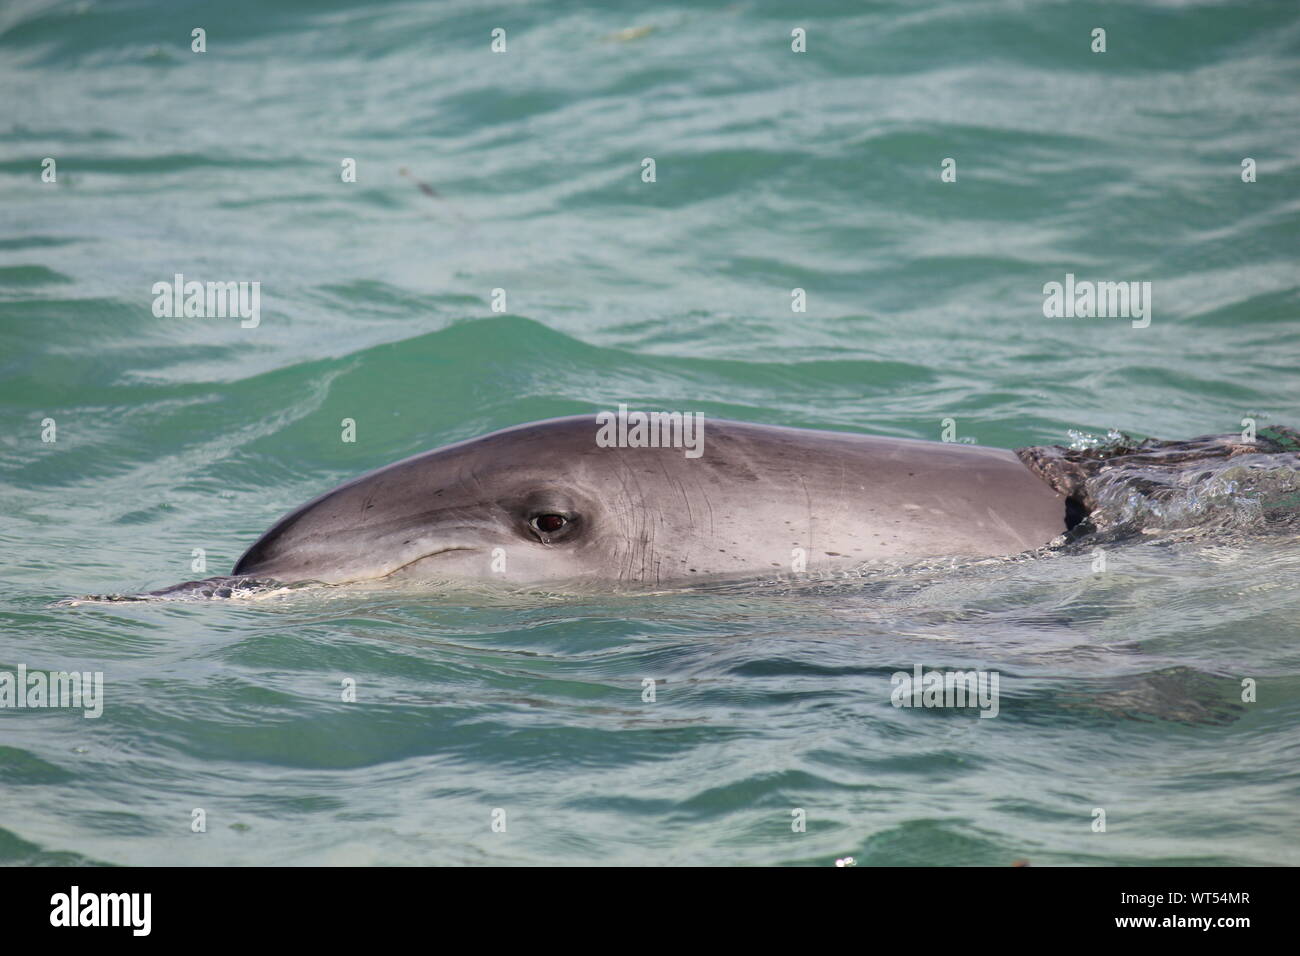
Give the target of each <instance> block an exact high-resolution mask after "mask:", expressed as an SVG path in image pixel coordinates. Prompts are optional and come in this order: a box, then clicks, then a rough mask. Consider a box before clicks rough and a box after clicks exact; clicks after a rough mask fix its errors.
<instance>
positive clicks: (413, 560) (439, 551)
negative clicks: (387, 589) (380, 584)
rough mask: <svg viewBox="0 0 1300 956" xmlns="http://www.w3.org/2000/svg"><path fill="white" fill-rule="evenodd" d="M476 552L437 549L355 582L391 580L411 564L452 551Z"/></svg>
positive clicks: (457, 548)
mask: <svg viewBox="0 0 1300 956" xmlns="http://www.w3.org/2000/svg"><path fill="white" fill-rule="evenodd" d="M477 550H479V549H478V548H466V547H461V546H459V545H457V546H456V547H452V548H439V549H438V550H437V551H430V552H429V553H428V554H422V555H420V556H419V557H418V558H412V559H411V560H410V561H407V562H406V563H405V564H403V565H401V566H400V567H396V568H393V570H391V571H389V572H388V573H387V574H381V575H380V576H379V577H377V578H358V579H357V580H359V581H384V580H386V579H388V578H391V577H392V576H393V575H394V574H396V573H397V572H398V571H404V570H405V569H407V568H409V567H410V566H411V565H413V564H418V563H419V562H421V561H423V560H424V559H425V558H433V557H437V556H438V555H440V554H448V553H449V552H452V551H477ZM347 583H352V582H347Z"/></svg>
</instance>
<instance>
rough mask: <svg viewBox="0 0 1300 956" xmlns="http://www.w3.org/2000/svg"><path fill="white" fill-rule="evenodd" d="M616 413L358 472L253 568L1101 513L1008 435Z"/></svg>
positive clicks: (580, 573)
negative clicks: (987, 439) (986, 438)
mask: <svg viewBox="0 0 1300 956" xmlns="http://www.w3.org/2000/svg"><path fill="white" fill-rule="evenodd" d="M611 414H612V413H602V415H603V416H608V415H611ZM637 414H644V413H636V412H634V413H632V415H637ZM655 414H662V413H655ZM602 415H597V416H592V415H581V416H575V417H568V418H557V419H552V420H549V421H541V422H534V423H531V424H526V425H519V426H516V427H513V428H506V429H503V430H501V431H497V432H493V433H491V434H488V435H484V436H482V437H480V438H475V439H471V440H469V441H462V442H458V443H456V444H453V445H448V446H446V447H443V448H437V449H434V450H432V451H428V452H425V453H423V454H419V455H416V456H414V457H412V458H407V459H405V460H403V461H399V462H397V463H395V464H391V465H388V466H386V467H384V468H380V469H378V470H376V471H372V472H369V473H368V474H365V475H362V476H361V477H359V478H356V479H353V480H352V481H349V482H347V483H346V484H343V485H340V486H339V487H338V488H335V489H334V490H333V491H329V492H326V493H325V494H323V495H321V496H320V497H318V498H316V499H314V500H312V501H309V502H308V503H306V504H304V505H302V506H301V507H299V508H297V509H295V510H294V511H292V512H290V513H289V514H288V515H286V516H285V517H283V518H281V519H280V520H279V521H278V522H276V524H275V525H274V526H273V527H271V529H270V530H268V531H267V532H266V533H265V534H263V535H262V537H261V538H259V539H258V540H257V541H256V542H255V543H254V544H253V545H252V547H250V548H249V549H248V550H247V551H246V552H245V553H244V555H243V556H242V557H241V558H240V559H239V561H238V562H237V563H236V565H235V567H234V571H233V574H234V576H235V579H241V580H257V581H265V580H271V581H276V582H281V583H284V584H289V583H296V582H307V581H311V582H321V583H326V584H347V583H354V582H363V581H375V580H381V579H382V580H385V581H393V582H403V581H406V582H410V581H429V582H433V581H437V582H462V583H469V582H486V581H494V580H495V581H501V582H505V583H508V584H512V585H528V586H532V585H542V586H565V585H567V586H573V587H579V588H584V589H590V588H598V589H603V590H614V589H621V588H628V589H645V588H650V589H654V588H660V587H674V586H690V585H691V584H693V583H697V582H705V581H709V580H718V579H737V578H755V577H767V576H772V575H788V574H791V573H795V572H810V573H817V572H835V571H841V570H847V569H852V568H859V567H863V566H868V565H873V564H881V563H884V564H897V563H912V562H917V561H920V560H924V559H929V558H948V557H955V558H985V557H992V556H1000V555H1015V554H1019V553H1022V552H1025V551H1030V550H1033V549H1036V548H1039V547H1041V546H1043V545H1046V544H1048V543H1049V542H1051V541H1053V540H1054V539H1056V538H1058V537H1059V536H1060V535H1062V534H1065V533H1066V532H1067V531H1069V530H1070V529H1071V528H1073V527H1074V526H1075V525H1076V524H1078V522H1079V520H1080V519H1081V518H1082V517H1083V515H1082V513H1080V512H1079V509H1078V508H1077V506H1076V503H1075V502H1074V499H1072V498H1071V497H1070V496H1069V495H1067V494H1064V493H1062V492H1061V491H1058V490H1057V489H1056V488H1054V487H1053V486H1052V485H1051V484H1049V483H1048V480H1047V479H1045V478H1044V477H1040V475H1039V474H1038V473H1036V472H1035V471H1032V470H1031V469H1030V467H1027V465H1026V464H1025V463H1024V462H1023V461H1022V460H1021V458H1020V457H1018V455H1017V454H1016V453H1015V452H1013V451H1009V450H1006V449H1000V448H989V447H982V446H978V445H967V444H957V443H943V442H931V441H919V440H915V439H905V438H888V437H879V436H872V435H863V434H851V433H841V432H830V431H817V430H810V429H801V428H787V427H777V426H770V425H755V424H746V423H743V422H733V421H720V420H713V419H703V418H702V417H698V416H697V417H696V428H695V431H696V432H698V435H695V434H692V430H691V428H690V425H691V417H692V416H689V415H688V416H686V422H685V428H684V429H683V428H682V427H680V426H681V416H677V415H674V416H664V419H663V420H662V422H661V424H662V426H663V427H662V428H661V430H660V432H658V433H657V432H655V430H654V429H653V428H651V429H650V437H649V439H648V441H656V442H657V446H652V445H649V444H647V438H646V435H645V430H644V429H642V431H641V433H637V432H636V429H635V427H634V428H633V429H631V430H629V432H628V433H627V434H626V435H623V434H622V433H620V434H619V438H620V440H619V441H614V442H611V441H609V440H608V439H609V438H610V437H611V436H612V435H613V432H612V431H611V430H610V427H609V426H610V422H609V419H608V418H603V417H602ZM669 418H672V427H671V428H670V427H669V422H668V419H669ZM602 436H603V437H604V439H606V440H602ZM660 438H663V439H664V440H663V441H658V439H660ZM692 442H694V443H693V444H692ZM684 445H685V447H683V446H684ZM212 580H214V581H216V580H225V581H229V580H231V579H212Z"/></svg>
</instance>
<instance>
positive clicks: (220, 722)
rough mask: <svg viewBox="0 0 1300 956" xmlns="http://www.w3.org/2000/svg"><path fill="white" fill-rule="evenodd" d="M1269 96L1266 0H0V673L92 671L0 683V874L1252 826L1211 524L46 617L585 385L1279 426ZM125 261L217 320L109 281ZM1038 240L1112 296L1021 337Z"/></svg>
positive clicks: (1231, 839)
mask: <svg viewBox="0 0 1300 956" xmlns="http://www.w3.org/2000/svg"><path fill="white" fill-rule="evenodd" d="M1098 27H1100V28H1103V29H1104V30H1105V31H1106V35H1105V37H1106V49H1105V52H1093V50H1092V46H1093V44H1094V40H1093V38H1092V31H1093V30H1094V28H1098ZM195 28H202V29H203V30H204V31H205V39H206V51H205V52H202V53H198V52H194V51H193V50H192V49H191V43H192V31H193V30H194V29H195ZM496 28H501V29H503V30H504V31H505V43H506V48H505V50H504V52H500V53H496V52H493V50H492V48H491V44H492V31H493V30H494V29H496ZM795 28H802V29H804V30H805V31H806V46H807V49H806V52H803V53H796V52H794V51H792V49H791V44H792V36H791V31H792V30H794V29H795ZM1298 116H1300V7H1297V5H1296V4H1295V3H1294V2H1293V0H1287V2H1276V3H1273V2H1234V3H1196V2H1170V0H1159V2H1157V0H1150V2H1116V3H1077V2H1069V3H1067V2H1060V3H1057V2H1046V0H1043V2H1014V0H1003V2H998V0H989V2H961V0H933V2H931V0H914V2H895V3H865V2H864V3H850V2H827V3H817V4H806V5H799V4H791V3H777V2H760V0H739V2H716V3H708V2H692V3H689V4H685V3H679V4H664V5H647V4H643V3H635V4H634V3H612V2H611V3H602V4H598V5H597V4H580V3H570V2H543V3H529V4H522V3H519V4H514V3H491V2H483V3H471V2H439V3H410V2H377V3H376V2H361V0H335V2H306V0H296V2H277V3H274V4H271V3H264V2H249V0H236V2H229V3H223V4H220V5H216V4H197V3H193V4H191V3H164V2H133V0H123V2H106V0H69V2H44V0H42V2H30V0H9V2H7V3H5V4H3V5H2V6H0V425H2V428H0V548H2V551H3V559H0V580H2V582H3V588H2V589H0V671H11V672H12V671H15V670H16V669H17V668H18V667H19V666H20V665H22V666H25V667H27V668H29V669H31V670H56V671H57V670H78V671H89V672H96V671H100V672H102V673H103V675H104V709H103V714H102V716H101V717H99V718H97V719H85V718H84V717H83V716H82V715H81V712H80V711H74V710H66V709H27V710H21V711H20V710H14V709H4V710H0V862H5V863H10V864H30V863H36V864H52V863H69V862H72V863H76V862H85V863H113V864H144V863H178V864H339V863H355V864H425V863H449V864H457V863H484V864H492V863H525V864H572V863H590V862H599V863H613V864H778V863H781V864H787V863H793V864H814V865H827V864H832V863H833V862H834V861H835V860H836V859H837V858H842V857H846V856H852V857H854V858H855V859H856V861H857V862H858V864H859V865H864V864H879V865H893V864H987V865H999V866H1001V865H1007V864H1009V863H1011V862H1012V861H1014V860H1018V859H1028V860H1030V861H1032V862H1033V863H1034V864H1035V865H1039V864H1138V863H1147V864H1152V863H1154V864H1168V863H1191V864H1229V863H1232V864H1296V863H1300V850H1297V848H1296V842H1295V834H1296V833H1297V831H1298V830H1300V810H1298V809H1297V807H1298V806H1300V802H1298V801H1297V797H1300V774H1298V773H1297V761H1298V759H1300V733H1297V726H1298V724H1300V643H1298V642H1297V638H1298V637H1300V626H1298V625H1297V619H1298V618H1300V543H1298V542H1297V540H1296V536H1295V535H1294V533H1277V532H1272V533H1264V532H1263V531H1261V530H1260V529H1258V528H1253V527H1252V526H1250V525H1249V523H1248V522H1247V523H1246V525H1245V526H1244V527H1243V526H1242V523H1241V522H1237V523H1234V524H1233V527H1232V528H1231V529H1230V530H1220V531H1212V532H1207V533H1204V534H1179V535H1171V534H1165V533H1151V534H1139V535H1134V536H1132V537H1131V538H1130V539H1128V540H1126V541H1123V542H1120V543H1118V544H1116V545H1113V546H1112V545H1108V546H1107V549H1106V567H1105V570H1104V571H1098V570H1096V558H1095V556H1094V555H1093V554H1092V553H1090V552H1088V551H1074V552H1065V553H1060V554H1056V555H1051V556H1047V557H1042V558H1037V559H1033V560H1023V561H1012V562H1002V563H993V564H986V565H978V566H973V567H958V568H944V567H930V568H926V569H919V570H917V569H914V570H910V571H897V572H890V573H881V574H875V575H864V576H863V577H862V578H861V579H858V580H853V581H848V582H840V583H837V584H834V585H830V584H828V585H826V586H817V587H803V588H793V587H786V586H780V585H774V584H768V585H766V586H763V585H758V586H754V587H748V588H727V589H723V590H718V591H700V592H682V593H676V594H658V595H648V596H626V595H624V596H599V595H596V596H593V595H587V596H582V597H574V596H565V595H557V594H532V593H526V594H491V593H484V594H460V595H456V594H438V595H427V594H420V593H413V592H410V591H387V590H382V589H367V590H349V589H335V590H328V591H320V590H311V591H303V592H295V593H292V594H289V595H285V596H280V597H272V598H267V599H264V600H212V601H176V602H142V603H116V604H80V605H75V606H69V605H66V604H59V603H57V602H59V601H60V600H61V599H64V598H68V597H75V596H78V595H86V594H92V593H106V592H132V591H140V590H145V589H151V588H159V587H163V586H166V585H169V584H173V583H175V582H178V581H182V580H187V579H192V578H196V577H202V576H204V574H203V573H198V572H196V570H195V569H194V566H193V562H194V561H195V560H196V558H195V551H196V549H197V550H201V551H202V552H203V554H204V556H205V559H206V572H205V573H206V574H224V573H227V572H228V571H229V570H230V567H231V565H232V564H233V562H234V561H235V559H236V558H238V556H239V554H240V553H241V552H242V551H243V549H244V548H245V547H247V546H248V545H249V544H250V543H252V541H253V540H255V539H256V537H257V536H258V535H259V534H260V533H261V532H262V531H263V530H265V529H266V528H267V527H268V526H269V525H270V524H271V523H272V522H273V521H274V520H275V519H276V518H278V517H279V516H280V515H281V514H283V513H284V512H286V511H287V510H289V509H291V508H293V507H295V506H296V505H298V504H300V503H301V502H303V501H306V500H308V499H309V498H311V497H313V496H315V495H317V494H319V493H321V492H323V491H325V490H328V489H329V488H331V487H333V486H335V485H336V484H338V483H340V482H342V481H344V480H346V479H348V478H351V477H353V476H355V475H357V474H360V473H361V472H363V471H366V470H368V469H370V468H374V467H378V466H380V465H383V464H387V463H389V462H391V461H395V460H397V459H399V458H402V457H404V456H407V455H411V454H414V453H416V452H419V451H422V450H424V449H427V448H432V447H436V446H438V445H441V444H445V443H448V442H451V441H456V440H460V439H464V438H470V437H473V436H475V435H479V434H482V433H484V432H487V431H490V430H492V429H495V428H501V427H505V426H508V425H513V424H517V423H521V422H526V421H530V420H534V419H540V418H546V417H551V416H557V415H565V414H574V413H583V412H592V411H596V410H599V409H606V408H613V407H615V406H616V405H617V404H618V403H627V404H629V405H630V406H632V407H634V408H664V409H672V410H686V411H699V412H702V413H704V414H706V415H710V416H716V417H722V418H733V419H741V420H746V421H755V422H766V423H773V424H782V425H797V426H807V427H816V428H830V429H841V430H848V431H860V432H866V433H873V434H885V435H895V436H903V437H911V438H928V439H936V440H937V439H939V438H940V437H941V435H942V433H943V429H944V427H945V420H947V419H950V420H951V426H950V427H951V428H953V429H955V433H956V436H957V437H959V438H960V439H962V440H970V441H975V442H978V443H980V444H985V445H994V446H1000V447H1006V448H1010V447H1017V446H1022V445H1031V444H1047V443H1058V442H1059V443H1068V442H1069V441H1071V440H1072V437H1074V436H1072V434H1071V433H1072V432H1081V433H1085V434H1089V435H1104V434H1105V433H1106V432H1107V431H1108V430H1109V429H1119V430H1122V431H1125V432H1129V433H1131V434H1134V435H1139V436H1145V435H1155V436H1159V437H1162V438H1186V437H1189V436H1192V435H1200V434H1205V433H1210V432H1236V431H1240V430H1241V429H1242V428H1243V424H1242V422H1243V419H1250V420H1253V421H1255V422H1257V423H1258V426H1259V427H1261V428H1263V427H1265V426H1267V425H1268V424H1290V425H1300V373H1297V366H1298V365H1300V282H1298V281H1297V251H1298V249H1300V246H1298V240H1300V135H1298V130H1300V127H1298V124H1297V117H1298ZM47 158H49V159H52V160H54V171H55V178H54V181H53V182H46V181H43V178H42V172H43V169H44V168H45V165H44V163H43V161H44V160H45V159H47ZM647 158H651V159H653V160H654V161H655V177H654V181H653V182H646V181H644V179H643V160H645V159H647ZM1247 158H1249V159H1251V160H1253V161H1254V162H1253V166H1254V169H1255V181H1254V182H1244V181H1243V175H1242V174H1243V165H1242V163H1243V160H1244V159H1247ZM348 159H351V160H354V161H355V168H356V182H344V181H343V176H342V170H343V164H344V160H348ZM945 159H953V160H955V170H956V181H955V182H945V181H944V180H943V178H942V176H941V173H942V172H943V161H944V160H945ZM404 170H405V172H403V171H404ZM420 184H423V185H424V186H425V187H427V188H421V185H420ZM177 273H181V274H183V275H184V276H185V277H186V278H187V279H195V280H199V281H223V282H224V281H250V282H251V281H257V282H259V283H260V294H261V299H260V303H261V311H260V321H259V322H258V324H257V325H256V327H249V328H245V327H242V326H241V322H240V321H239V320H238V319H237V318H197V317H190V318H185V317H179V318H175V317H173V318H168V317H158V316H156V315H155V314H154V310H153V303H154V294H153V292H152V291H151V289H152V287H153V285H154V283H157V282H171V281H172V277H173V276H174V275H175V274H177ZM1066 274H1073V275H1075V276H1077V277H1078V278H1079V279H1081V280H1095V281H1125V282H1128V281H1133V282H1150V283H1151V284H1152V285H1151V288H1152V298H1151V306H1152V308H1151V322H1150V324H1149V326H1147V327H1145V328H1134V327H1133V324H1132V323H1131V322H1130V321H1129V320H1128V319H1124V318H1104V319H1103V318H1091V319H1085V318H1046V317H1045V316H1044V314H1043V301H1044V296H1043V286H1044V284H1045V283H1048V282H1052V281H1063V280H1064V278H1065V276H1066ZM498 289H499V290H503V291H504V294H505V303H504V311H494V303H495V302H499V297H498V298H496V299H494V295H495V293H494V290H498ZM794 289H802V290H804V293H805V295H806V311H804V312H795V311H792V290H794ZM344 419H351V420H353V421H354V422H355V424H356V441H355V442H344V441H342V440H341V434H342V425H341V423H342V422H343V420H344ZM51 429H53V430H52V431H51ZM46 438H54V439H55V440H53V441H47V440H44V439H46ZM1152 530H1154V531H1159V529H1152ZM918 663H919V664H921V665H923V666H924V667H927V668H963V669H968V668H976V667H978V668H983V669H988V670H992V671H996V672H998V673H999V674H1000V675H1001V704H1000V711H999V714H998V717H997V719H993V720H985V719H980V718H979V717H978V716H977V715H976V714H975V713H974V712H970V711H960V712H958V711H952V710H925V709H907V708H895V707H893V706H891V703H890V688H891V675H892V674H893V673H894V672H896V671H899V670H908V671H910V670H911V669H912V667H913V665H915V664H918ZM647 679H649V680H654V681H656V682H657V683H656V685H655V686H656V693H655V700H654V701H653V702H648V701H646V700H644V699H643V693H644V686H645V685H644V683H643V682H644V681H646V680H647ZM344 681H352V682H355V688H356V698H357V699H356V701H355V702H345V701H344V700H342V690H341V688H342V687H343V683H344ZM1243 681H1250V682H1254V686H1255V687H1256V688H1257V692H1256V699H1255V700H1254V701H1253V702H1243V701H1242V700H1241V697H1242V693H1243V690H1242V686H1243ZM1099 809H1100V810H1104V811H1105V820H1106V829H1105V832H1098V830H1097V829H1096V821H1097V819H1098V818H1097V814H1096V811H1097V810H1099ZM196 810H202V811H203V815H202V816H203V819H204V821H205V824H206V829H205V831H204V832H195V830H194V826H193V822H194V820H195V811H196ZM495 811H504V814H503V815H502V814H500V813H497V814H495V815H494V812H495ZM797 811H803V814H804V818H805V819H806V826H805V827H804V829H803V831H802V832H800V831H799V829H798V827H796V826H793V825H792V824H794V823H796V822H797V821H798V819H799V814H798V812H797ZM501 819H504V820H505V829H504V831H502V830H501V829H500V825H499V821H500V820H501ZM494 820H495V821H498V826H497V827H496V828H494V826H493V823H494Z"/></svg>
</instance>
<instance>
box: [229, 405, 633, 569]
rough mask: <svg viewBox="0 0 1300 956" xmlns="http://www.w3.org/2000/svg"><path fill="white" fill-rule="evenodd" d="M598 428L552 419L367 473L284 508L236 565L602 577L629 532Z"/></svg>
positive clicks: (582, 422) (588, 419)
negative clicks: (285, 511)
mask: <svg viewBox="0 0 1300 956" xmlns="http://www.w3.org/2000/svg"><path fill="white" fill-rule="evenodd" d="M595 434H596V429H595V426H594V424H593V418H592V417H590V416H587V417H581V418H576V419H556V420H553V421H550V422H542V423H538V424H534V425H529V426H520V427H518V428H511V429H506V430H504V431H500V432H495V433H493V434H491V435H486V436H484V437H482V438H476V439H473V440H471V441H465V442H460V443H459V444H455V445H449V446H447V447H445V448H439V449H435V450H434V451H430V452H426V453H424V454H421V455H417V456H415V457H413V458H408V459H406V460H404V461H399V462H397V463H395V464H392V465H389V466H387V467H385V468H381V469H379V470H377V471H373V472H370V473H369V474H366V475H363V476H361V477H360V478H357V479H355V480H353V481H350V482H348V483H347V484H344V485H342V486H340V487H338V488H336V489H334V490H333V491H330V492H328V493H327V494H324V495H322V496H321V497H319V498H316V499H315V500H313V501H310V502H308V503H307V504H305V505H303V506H302V507H300V508H298V509H297V510H295V511H293V512H291V513H290V514H288V515H286V516H285V517H284V518H282V519H281V520H280V521H279V522H277V523H276V524H275V525H274V526H273V527H272V528H271V529H270V530H269V531H267V532H266V533H265V534H264V535H262V537H261V538H260V539H258V541H256V542H255V543H254V544H253V546H252V547H250V548H249V549H248V550H247V551H246V552H245V553H244V555H243V556H242V557H241V558H240V559H239V561H238V562H237V563H236V565H235V568H234V572H233V573H234V574H236V575H249V576H253V577H261V578H274V579H276V580H279V581H282V582H285V583H291V582H297V581H319V582H323V583H327V584H343V583H352V582H360V581H373V580H379V579H389V580H395V581H401V580H428V581H440V580H450V581H466V580H470V581H473V580H498V581H504V582H514V583H543V582H558V581H569V580H581V579H584V578H595V577H600V578H608V577H609V576H610V572H611V562H617V561H619V560H620V555H621V554H622V553H623V552H624V551H625V550H626V540H627V538H626V535H625V534H624V529H623V527H622V524H621V522H620V520H619V517H618V510H619V509H618V507H617V505H618V495H617V494H614V495H613V496H611V494H610V489H609V485H608V481H607V480H605V481H602V480H601V479H602V478H604V479H607V478H608V466H609V460H608V458H607V457H605V458H602V456H600V455H598V454H597V452H598V451H601V450H602V449H597V448H596V444H595ZM615 491H617V488H615Z"/></svg>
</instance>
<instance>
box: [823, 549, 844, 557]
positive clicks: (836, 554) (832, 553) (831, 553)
mask: <svg viewBox="0 0 1300 956" xmlns="http://www.w3.org/2000/svg"><path fill="white" fill-rule="evenodd" d="M822 554H824V555H826V556H827V557H829V558H842V557H844V555H842V554H840V553H839V552H838V551H823V552H822Z"/></svg>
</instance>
